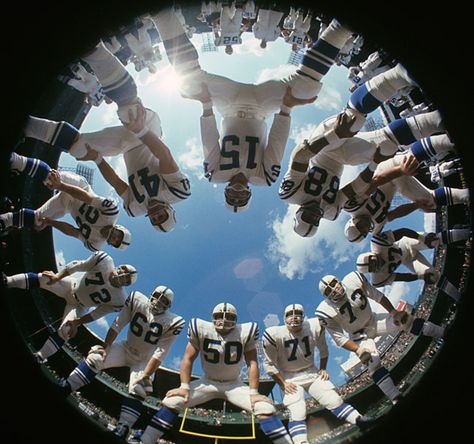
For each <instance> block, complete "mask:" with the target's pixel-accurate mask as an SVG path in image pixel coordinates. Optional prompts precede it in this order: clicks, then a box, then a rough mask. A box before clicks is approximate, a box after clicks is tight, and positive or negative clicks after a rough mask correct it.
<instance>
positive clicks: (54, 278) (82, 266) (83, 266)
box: [42, 251, 108, 285]
mask: <svg viewBox="0 0 474 444" xmlns="http://www.w3.org/2000/svg"><path fill="white" fill-rule="evenodd" d="M107 256H108V254H107V253H104V252H103V251H98V252H96V253H95V254H93V255H92V256H89V257H88V258H87V259H85V260H82V261H77V260H76V261H71V262H69V263H68V264H67V265H66V266H65V267H64V268H63V269H62V270H61V271H60V272H59V273H54V272H52V271H43V273H42V274H43V275H44V276H46V277H48V278H49V281H48V285H51V284H54V283H56V282H59V281H60V280H62V279H63V278H65V277H66V276H70V275H71V274H74V273H77V272H81V271H89V270H90V269H92V268H93V267H94V266H95V265H96V264H97V263H99V262H100V261H102V260H103V259H104V258H105V257H107Z"/></svg>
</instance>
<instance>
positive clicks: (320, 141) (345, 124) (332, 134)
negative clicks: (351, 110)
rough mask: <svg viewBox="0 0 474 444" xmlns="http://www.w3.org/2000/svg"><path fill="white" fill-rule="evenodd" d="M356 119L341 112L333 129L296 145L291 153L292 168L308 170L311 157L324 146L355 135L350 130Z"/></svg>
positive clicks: (301, 170)
mask: <svg viewBox="0 0 474 444" xmlns="http://www.w3.org/2000/svg"><path fill="white" fill-rule="evenodd" d="M354 120H355V118H352V119H349V116H346V115H345V114H344V113H341V114H339V115H338V116H337V118H336V120H335V122H334V127H333V128H332V129H330V130H328V131H326V132H325V133H324V134H323V135H321V136H319V137H317V138H315V139H314V140H312V141H311V143H310V142H308V141H307V140H305V141H304V142H303V143H300V144H299V145H298V146H296V148H295V149H294V150H293V152H292V153H291V158H290V169H292V170H295V171H299V172H306V170H307V169H308V164H309V160H310V159H311V157H313V156H315V155H316V154H318V153H319V152H320V151H321V150H322V149H323V148H324V147H326V146H328V145H331V144H335V143H336V142H338V141H340V139H345V138H348V137H352V136H354V135H355V134H356V133H353V132H351V131H350V126H351V125H352V123H353V122H354Z"/></svg>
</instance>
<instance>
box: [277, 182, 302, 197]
mask: <svg viewBox="0 0 474 444" xmlns="http://www.w3.org/2000/svg"><path fill="white" fill-rule="evenodd" d="M302 183H303V181H301V182H300V184H299V185H298V186H297V187H296V188H294V189H293V190H291V191H290V192H286V191H284V192H281V191H280V192H279V193H278V194H279V196H280V199H288V198H290V197H291V196H293V195H294V194H295V193H296V192H297V191H298V190H299V189H300V188H301V185H302Z"/></svg>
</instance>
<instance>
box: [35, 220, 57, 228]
mask: <svg viewBox="0 0 474 444" xmlns="http://www.w3.org/2000/svg"><path fill="white" fill-rule="evenodd" d="M52 222H53V220H52V219H50V218H49V217H42V218H41V219H40V220H39V222H37V223H35V230H36V231H41V230H44V229H45V228H46V227H48V226H49V225H52Z"/></svg>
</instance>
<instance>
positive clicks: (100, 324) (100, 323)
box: [95, 318, 110, 336]
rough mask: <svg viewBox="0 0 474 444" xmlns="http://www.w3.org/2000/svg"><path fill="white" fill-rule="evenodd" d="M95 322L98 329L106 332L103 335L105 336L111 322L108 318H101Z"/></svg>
mask: <svg viewBox="0 0 474 444" xmlns="http://www.w3.org/2000/svg"><path fill="white" fill-rule="evenodd" d="M95 324H96V326H97V329H98V330H102V331H103V333H104V335H103V336H105V333H106V332H107V330H108V329H109V327H110V325H109V323H108V322H107V319H106V318H99V319H97V320H96V321H95ZM95 331H97V330H95ZM99 336H100V335H99Z"/></svg>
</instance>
